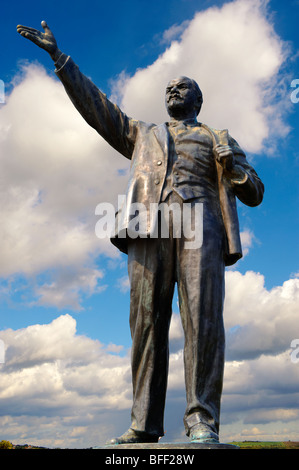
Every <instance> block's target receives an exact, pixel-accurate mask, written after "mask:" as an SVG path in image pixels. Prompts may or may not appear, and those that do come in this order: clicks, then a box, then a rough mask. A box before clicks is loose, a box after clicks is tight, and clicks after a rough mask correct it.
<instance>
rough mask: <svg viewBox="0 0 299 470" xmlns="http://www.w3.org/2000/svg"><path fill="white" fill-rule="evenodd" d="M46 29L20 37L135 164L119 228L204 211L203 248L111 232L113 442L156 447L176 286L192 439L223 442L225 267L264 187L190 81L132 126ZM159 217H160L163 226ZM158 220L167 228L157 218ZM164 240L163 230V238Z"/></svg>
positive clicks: (178, 84)
mask: <svg viewBox="0 0 299 470" xmlns="http://www.w3.org/2000/svg"><path fill="white" fill-rule="evenodd" d="M42 26H43V29H44V32H40V31H38V30H36V29H33V28H28V27H25V26H20V25H19V26H18V27H17V30H18V32H19V33H20V34H21V35H22V36H24V37H26V38H27V39H30V40H31V41H32V42H33V43H35V44H37V45H38V46H40V47H41V48H43V49H45V50H46V51H47V52H48V53H49V54H50V56H51V57H52V59H53V61H54V62H55V66H56V69H55V72H56V74H57V76H58V77H59V79H60V80H61V82H62V83H63V85H64V87H65V90H66V92H67V94H68V96H69V97H70V99H71V100H72V102H73V104H74V105H75V107H76V108H77V109H78V111H79V112H80V113H81V115H82V116H83V118H84V119H85V120H86V121H87V122H88V123H89V124H90V125H91V126H92V127H93V128H94V129H95V130H96V131H97V132H98V133H99V134H100V135H101V136H102V137H103V138H104V139H105V140H106V141H107V142H108V143H109V144H110V145H111V146H112V147H113V148H114V149H116V150H117V151H118V152H120V153H121V154H122V155H124V156H125V157H126V158H128V159H130V160H131V171H130V177H129V183H128V190H127V198H126V205H125V206H124V207H123V208H122V209H121V210H120V211H119V213H118V214H117V218H118V220H121V221H122V222H121V223H120V224H116V226H118V227H119V226H121V227H122V228H125V229H126V228H128V227H127V225H126V224H127V223H128V221H129V216H128V213H129V211H130V206H131V205H132V204H133V203H136V202H142V203H143V204H144V205H145V207H146V208H149V207H150V204H152V203H156V204H161V203H165V204H167V205H168V206H169V207H170V206H171V205H172V204H176V205H177V207H179V208H180V209H181V210H182V211H183V209H184V207H186V204H188V205H189V206H188V207H190V216H191V218H192V217H193V216H194V211H195V210H196V207H197V206H198V204H201V205H203V216H202V228H201V230H202V237H203V238H202V243H201V244H199V246H195V247H193V248H192V249H190V248H189V247H187V244H186V243H185V242H186V240H187V238H186V236H185V234H184V232H183V233H181V236H180V237H176V236H174V235H173V232H172V230H171V227H172V225H174V223H175V221H174V218H173V219H172V218H171V217H170V220H169V224H170V228H169V234H168V236H167V237H165V236H156V237H151V236H150V234H151V233H152V230H153V227H152V225H151V224H157V220H152V219H151V218H150V220H149V223H148V225H147V226H146V227H147V231H148V233H147V235H145V236H139V237H130V236H129V234H128V231H126V236H124V235H123V232H122V234H120V232H118V231H117V230H116V231H115V233H114V235H113V237H112V242H113V243H114V244H115V245H116V246H117V247H118V248H119V249H120V250H121V251H123V252H125V253H127V254H128V272H129V279H130V288H131V292H130V328H131V335H132V358H131V359H132V382H133V405H132V412H131V426H130V427H129V429H128V431H126V432H125V433H124V434H123V435H122V436H120V437H118V438H115V439H112V440H111V441H110V443H111V444H120V443H145V442H157V441H158V440H159V438H160V437H161V436H163V435H164V429H163V420H164V406H165V396H166V387H167V375H168V356H169V351H168V336H169V325H170V319H171V313H172V298H173V292H174V286H175V283H177V287H178V297H179V306H180V314H181V320H182V325H183V330H184V335H185V346H184V367H185V384H186V399H187V408H186V412H185V416H184V424H185V429H186V434H187V435H188V436H189V438H190V440H191V441H192V442H199V443H203V442H219V438H218V434H219V415H220V400H221V393H222V383H223V369H224V342H225V338H224V326H223V315H222V313H223V300H224V270H225V265H232V264H234V263H235V262H236V261H237V260H238V259H239V258H241V256H242V250H241V243H240V233H239V224H238V216H237V209H236V197H238V198H239V199H240V200H241V201H242V202H243V203H244V204H247V205H249V206H257V205H258V204H260V203H261V201H262V199H263V192H264V186H263V183H262V182H261V180H260V179H259V177H258V176H257V174H256V172H255V171H254V169H253V168H252V167H251V166H250V165H249V163H248V162H247V160H246V157H245V154H244V152H243V151H242V150H241V148H240V147H239V145H238V144H237V142H236V141H235V140H234V139H233V138H232V137H231V136H230V135H229V134H228V132H227V130H224V131H217V130H215V129H214V130H212V129H210V128H209V127H208V126H206V125H204V124H202V123H200V122H198V121H197V115H198V113H199V111H200V109H201V105H202V102H203V98H202V93H201V91H200V89H199V87H198V85H197V84H196V82H194V80H191V79H189V78H187V77H178V78H175V79H173V80H171V81H170V82H169V84H168V86H167V88H166V107H167V110H168V113H169V116H170V121H169V122H167V123H164V124H162V125H158V126H157V125H154V124H147V123H144V122H142V121H138V120H134V119H131V118H130V117H128V116H127V115H126V114H125V113H123V112H122V111H121V110H120V109H119V107H118V106H116V105H115V104H113V103H111V102H110V101H109V100H108V99H107V97H106V95H105V94H103V93H102V92H101V91H100V90H99V89H98V88H97V87H96V86H95V85H94V84H93V83H92V82H91V81H90V80H89V79H88V78H87V77H86V76H84V75H83V74H82V73H81V72H80V70H79V68H78V67H77V65H76V64H75V63H74V62H73V60H72V59H71V58H70V57H69V56H67V55H65V54H63V53H62V52H61V51H60V50H59V49H58V46H57V43H56V40H55V38H54V36H53V33H52V32H51V30H50V29H49V27H48V26H47V24H46V23H45V22H42ZM159 220H160V219H159ZM160 222H161V221H160ZM158 233H159V232H158Z"/></svg>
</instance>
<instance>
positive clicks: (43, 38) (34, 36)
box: [17, 21, 61, 61]
mask: <svg viewBox="0 0 299 470" xmlns="http://www.w3.org/2000/svg"><path fill="white" fill-rule="evenodd" d="M41 25H42V27H43V29H44V33H43V32H41V31H39V30H38V29H34V28H29V27H28V26H23V25H20V24H18V26H17V31H18V33H19V34H21V36H23V37H24V38H27V39H29V40H30V41H32V42H33V43H34V44H36V45H37V46H39V47H41V48H42V49H44V50H45V51H47V52H48V53H49V54H50V56H51V57H52V59H53V60H54V61H56V60H57V59H58V57H59V56H60V55H61V51H60V50H59V49H58V46H57V42H56V39H55V37H54V34H53V33H52V31H51V30H50V28H49V26H48V25H47V23H46V22H45V21H42V22H41Z"/></svg>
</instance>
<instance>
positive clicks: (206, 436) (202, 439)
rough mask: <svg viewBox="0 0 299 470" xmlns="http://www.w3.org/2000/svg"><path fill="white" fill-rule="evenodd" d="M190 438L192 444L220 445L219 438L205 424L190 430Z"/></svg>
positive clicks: (197, 425)
mask: <svg viewBox="0 0 299 470" xmlns="http://www.w3.org/2000/svg"><path fill="white" fill-rule="evenodd" d="M189 437H190V439H191V442H198V443H202V444H204V443H207V444H218V443H219V436H218V434H216V433H215V432H214V431H213V430H212V429H211V428H210V426H208V425H207V424H204V423H199V424H196V425H195V426H193V427H192V428H191V430H190V433H189Z"/></svg>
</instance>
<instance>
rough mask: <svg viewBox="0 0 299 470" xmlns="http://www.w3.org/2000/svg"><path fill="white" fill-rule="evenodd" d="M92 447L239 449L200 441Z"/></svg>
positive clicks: (113, 448)
mask: <svg viewBox="0 0 299 470" xmlns="http://www.w3.org/2000/svg"><path fill="white" fill-rule="evenodd" d="M93 449H106V450H112V451H118V450H125V449H130V450H155V451H158V452H159V451H160V450H184V451H190V450H203V449H239V447H238V446H235V445H233V444H225V443H223V444H222V443H221V442H219V443H214V442H213V443H212V442H211V443H209V442H205V443H200V442H190V443H188V442H183V443H180V442H175V443H167V442H165V443H163V442H161V443H156V444H151V443H143V444H114V445H104V446H98V447H93Z"/></svg>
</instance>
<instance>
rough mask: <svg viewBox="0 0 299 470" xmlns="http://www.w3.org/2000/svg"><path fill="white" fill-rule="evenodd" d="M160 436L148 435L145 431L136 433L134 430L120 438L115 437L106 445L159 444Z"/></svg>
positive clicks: (129, 430)
mask: <svg viewBox="0 0 299 470" xmlns="http://www.w3.org/2000/svg"><path fill="white" fill-rule="evenodd" d="M158 440H159V436H157V435H155V434H148V433H147V432H143V431H135V430H134V429H131V428H130V429H128V431H126V432H125V433H124V434H122V435H121V436H120V437H114V438H113V439H110V440H109V441H108V442H106V445H117V444H142V443H146V442H158Z"/></svg>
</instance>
